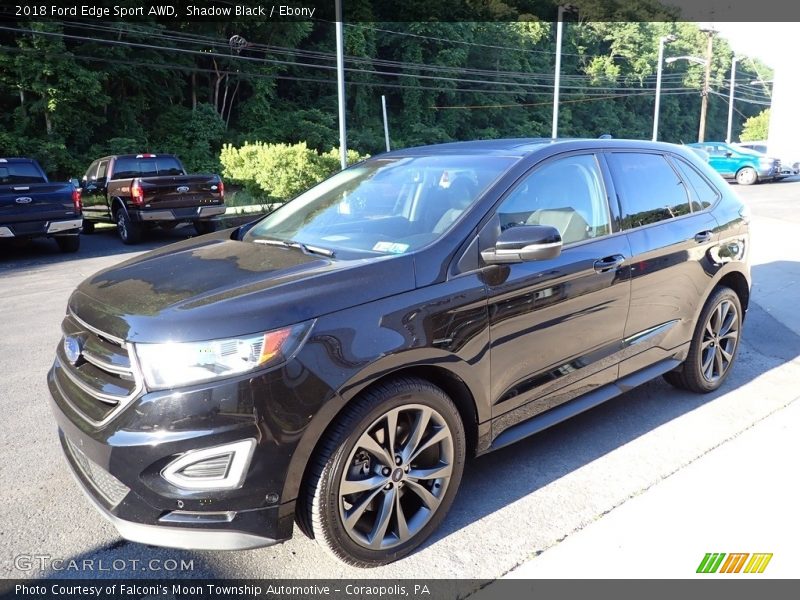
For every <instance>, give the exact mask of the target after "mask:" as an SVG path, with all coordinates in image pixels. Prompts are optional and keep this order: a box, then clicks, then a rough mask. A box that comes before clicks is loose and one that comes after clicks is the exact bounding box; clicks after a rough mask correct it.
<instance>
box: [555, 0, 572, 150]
mask: <svg viewBox="0 0 800 600" xmlns="http://www.w3.org/2000/svg"><path fill="white" fill-rule="evenodd" d="M574 10H575V7H574V6H572V5H571V4H563V5H561V4H560V5H559V6H558V17H557V18H556V77H555V86H554V88H553V132H552V136H551V137H552V138H553V139H556V137H557V136H558V91H559V86H560V85H561V35H562V33H563V28H564V13H565V12H573V11H574Z"/></svg>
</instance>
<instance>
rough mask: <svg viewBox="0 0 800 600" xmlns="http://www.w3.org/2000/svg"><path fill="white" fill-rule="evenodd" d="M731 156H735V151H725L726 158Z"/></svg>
mask: <svg viewBox="0 0 800 600" xmlns="http://www.w3.org/2000/svg"><path fill="white" fill-rule="evenodd" d="M731 156H733V152H731V151H728V152H726V153H725V158H730V157H731Z"/></svg>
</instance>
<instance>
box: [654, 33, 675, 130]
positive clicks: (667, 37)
mask: <svg viewBox="0 0 800 600" xmlns="http://www.w3.org/2000/svg"><path fill="white" fill-rule="evenodd" d="M675 39H676V38H675V36H674V35H664V36H661V38H660V39H659V40H658V71H657V75H656V108H655V112H654V113H653V141H654V142H655V141H657V140H658V111H659V110H660V108H661V70H662V67H663V66H664V44H668V43H669V42H674V41H675Z"/></svg>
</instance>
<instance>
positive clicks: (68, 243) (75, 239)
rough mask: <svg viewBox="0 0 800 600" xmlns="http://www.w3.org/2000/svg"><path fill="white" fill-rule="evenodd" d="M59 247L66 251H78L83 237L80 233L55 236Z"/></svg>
mask: <svg viewBox="0 0 800 600" xmlns="http://www.w3.org/2000/svg"><path fill="white" fill-rule="evenodd" d="M55 240H56V244H58V249H59V250H61V251H62V252H64V253H68V252H77V251H78V248H80V247H81V237H80V236H79V235H60V236H58V237H56V238H55Z"/></svg>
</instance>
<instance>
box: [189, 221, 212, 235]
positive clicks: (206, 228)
mask: <svg viewBox="0 0 800 600" xmlns="http://www.w3.org/2000/svg"><path fill="white" fill-rule="evenodd" d="M216 229H217V224H216V223H214V221H210V220H209V221H194V230H195V231H196V232H197V235H205V234H206V233H214V231H216Z"/></svg>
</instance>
